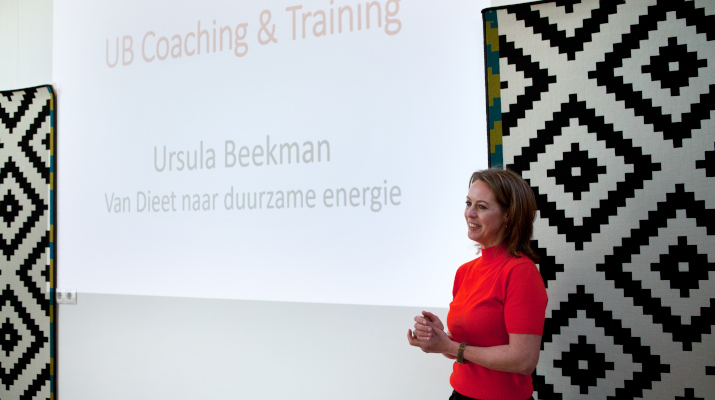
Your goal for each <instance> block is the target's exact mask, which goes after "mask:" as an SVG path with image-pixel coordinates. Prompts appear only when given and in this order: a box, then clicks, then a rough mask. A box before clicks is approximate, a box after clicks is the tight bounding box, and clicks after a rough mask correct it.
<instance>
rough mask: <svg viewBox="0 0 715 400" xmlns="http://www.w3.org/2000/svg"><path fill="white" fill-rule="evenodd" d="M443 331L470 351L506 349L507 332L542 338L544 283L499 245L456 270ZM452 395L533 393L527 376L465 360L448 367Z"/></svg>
mask: <svg viewBox="0 0 715 400" xmlns="http://www.w3.org/2000/svg"><path fill="white" fill-rule="evenodd" d="M452 295H453V296H454V297H453V300H452V302H451V303H450V305H449V314H448V315H447V327H448V329H449V332H450V333H451V334H452V338H453V340H454V341H456V342H458V343H460V342H467V344H468V345H470V346H479V347H491V346H499V345H505V344H509V333H522V334H532V335H542V333H543V330H544V318H545V314H546V303H547V301H548V298H547V295H546V288H545V287H544V281H543V279H542V278H541V274H540V273H539V270H538V269H537V268H536V265H535V264H534V262H533V261H531V259H529V258H528V257H526V256H522V257H514V256H511V255H509V254H508V253H507V249H506V246H505V245H499V246H494V247H490V248H487V249H483V250H482V256H481V257H479V258H476V259H475V260H473V261H470V262H468V263H466V264H464V265H462V266H461V267H459V269H458V270H457V275H456V277H455V279H454V289H453V291H452ZM450 383H451V384H452V387H453V388H454V390H456V391H457V392H459V393H460V394H463V395H465V396H468V397H472V398H476V399H480V400H507V399H509V400H512V399H513V400H526V399H528V398H529V397H530V396H531V395H532V394H533V392H534V388H533V385H532V382H531V376H530V375H522V374H517V373H511V372H501V371H495V370H493V369H489V368H485V367H482V366H481V365H477V364H474V363H472V362H469V361H467V362H466V364H457V363H454V369H453V371H452V377H451V378H450Z"/></svg>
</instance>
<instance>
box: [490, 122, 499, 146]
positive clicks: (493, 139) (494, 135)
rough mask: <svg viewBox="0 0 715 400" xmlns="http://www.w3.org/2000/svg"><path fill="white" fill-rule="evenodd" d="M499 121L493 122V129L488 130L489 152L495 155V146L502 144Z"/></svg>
mask: <svg viewBox="0 0 715 400" xmlns="http://www.w3.org/2000/svg"><path fill="white" fill-rule="evenodd" d="M501 139H502V130H501V121H494V129H490V130H489V152H490V153H495V152H496V151H497V149H496V146H497V145H500V144H502V142H501Z"/></svg>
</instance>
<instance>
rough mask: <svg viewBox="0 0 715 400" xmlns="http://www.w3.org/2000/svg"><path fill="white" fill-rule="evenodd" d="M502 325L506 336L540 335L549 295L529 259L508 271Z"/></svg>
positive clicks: (542, 331)
mask: <svg viewBox="0 0 715 400" xmlns="http://www.w3.org/2000/svg"><path fill="white" fill-rule="evenodd" d="M505 284H506V288H505V289H506V296H505V299H504V322H505V324H506V331H507V332H508V333H521V334H530V335H542V334H543V333H544V320H545V318H546V304H547V303H548V300H549V299H548V296H547V294H546V287H545V286H544V280H543V279H542V278H541V274H540V273H539V270H538V269H537V268H536V265H534V263H533V262H531V260H529V262H524V263H519V264H518V265H515V266H514V267H513V268H511V269H510V270H509V271H508V276H507V279H506V282H505Z"/></svg>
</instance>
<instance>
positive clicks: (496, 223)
mask: <svg viewBox="0 0 715 400" xmlns="http://www.w3.org/2000/svg"><path fill="white" fill-rule="evenodd" d="M464 218H465V219H466V220H467V227H468V229H469V231H468V233H467V236H469V238H470V239H472V240H474V241H475V242H477V243H479V244H480V245H481V246H482V248H485V249H486V248H488V247H492V246H496V245H498V244H500V243H501V242H502V239H503V237H504V230H505V228H506V222H507V215H506V213H505V212H504V211H502V209H501V207H499V204H498V203H497V202H496V200H495V199H494V193H493V192H492V189H491V188H489V186H488V185H487V184H486V183H484V182H483V181H479V180H478V181H476V182H474V183H473V184H472V186H471V187H470V188H469V193H467V208H466V209H465V210H464Z"/></svg>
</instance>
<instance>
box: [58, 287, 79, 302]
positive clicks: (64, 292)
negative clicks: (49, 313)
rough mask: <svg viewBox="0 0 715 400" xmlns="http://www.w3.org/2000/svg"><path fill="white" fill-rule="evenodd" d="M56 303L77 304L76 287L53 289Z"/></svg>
mask: <svg viewBox="0 0 715 400" xmlns="http://www.w3.org/2000/svg"><path fill="white" fill-rule="evenodd" d="M55 299H56V300H57V304H77V289H57V290H55Z"/></svg>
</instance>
